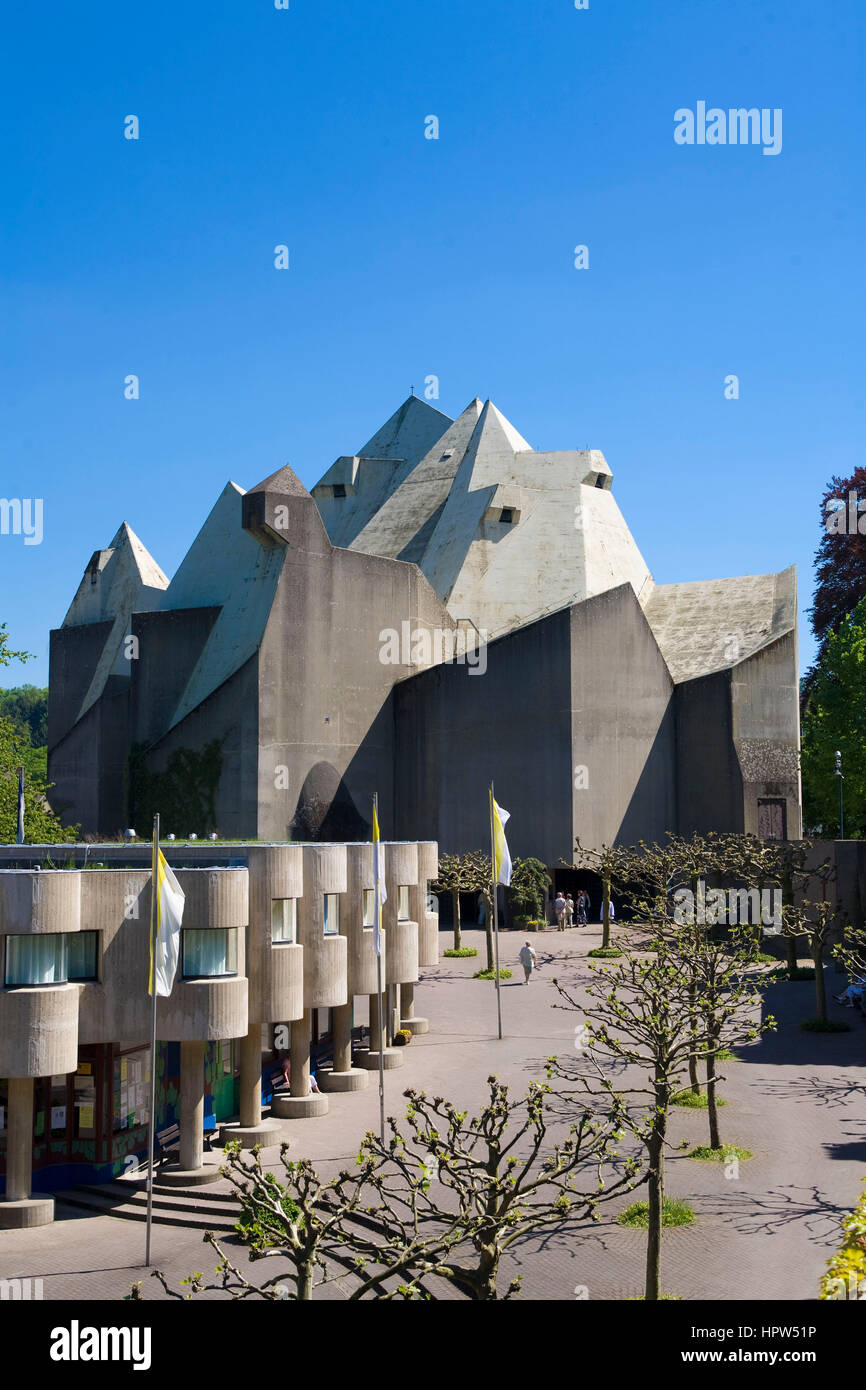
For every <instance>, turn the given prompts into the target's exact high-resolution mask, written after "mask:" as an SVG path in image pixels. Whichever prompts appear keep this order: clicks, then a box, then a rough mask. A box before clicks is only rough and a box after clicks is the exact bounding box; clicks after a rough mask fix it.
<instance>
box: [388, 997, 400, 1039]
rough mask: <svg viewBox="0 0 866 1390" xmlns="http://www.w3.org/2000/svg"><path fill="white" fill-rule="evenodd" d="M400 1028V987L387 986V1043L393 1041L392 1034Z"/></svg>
mask: <svg viewBox="0 0 866 1390" xmlns="http://www.w3.org/2000/svg"><path fill="white" fill-rule="evenodd" d="M399 1027H400V986H399V984H393V985H389V986H388V1041H389V1042H393V1041H394V1034H395V1033H396V1032H397V1031H398V1029H399Z"/></svg>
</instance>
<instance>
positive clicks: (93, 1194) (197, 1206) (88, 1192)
mask: <svg viewBox="0 0 866 1390" xmlns="http://www.w3.org/2000/svg"><path fill="white" fill-rule="evenodd" d="M118 1188H119V1189H120V1191H118V1190H117V1189H118ZM106 1189H110V1190H106ZM124 1189H126V1190H125V1191H124ZM54 1195H55V1197H56V1199H57V1201H58V1202H62V1203H64V1205H66V1206H70V1207H75V1208H76V1209H77V1210H81V1211H89V1212H92V1213H93V1214H94V1215H100V1216H113V1217H115V1218H117V1219H119V1220H125V1221H146V1220H147V1196H146V1194H145V1192H144V1191H141V1192H132V1193H130V1192H129V1184H124V1183H123V1182H116V1183H109V1184H105V1185H103V1186H100V1187H84V1186H79V1187H72V1188H67V1189H66V1190H65V1191H63V1192H57V1193H55V1194H54ZM226 1196H228V1194H226ZM239 1212H240V1209H239V1207H238V1205H237V1203H236V1202H232V1203H230V1202H226V1201H214V1202H211V1201H207V1200H202V1199H201V1198H199V1197H198V1196H197V1195H195V1196H192V1195H189V1196H187V1195H185V1194H183V1193H178V1191H177V1189H176V1188H175V1189H174V1190H173V1191H170V1192H157V1191H156V1189H154V1194H153V1220H154V1222H155V1223H158V1224H160V1225H163V1226H186V1227H190V1228H192V1229H194V1230H201V1231H211V1230H213V1231H231V1230H233V1229H234V1227H235V1224H236V1222H237V1220H238V1216H239Z"/></svg>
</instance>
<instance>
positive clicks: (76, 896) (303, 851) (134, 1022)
mask: <svg viewBox="0 0 866 1390" xmlns="http://www.w3.org/2000/svg"><path fill="white" fill-rule="evenodd" d="M162 848H163V852H164V853H165V855H166V858H167V859H168V860H169V862H170V863H171V864H172V866H173V868H174V871H175V874H176V877H177V880H178V882H179V884H180V886H181V888H182V890H183V892H184V895H185V904H184V914H183V925H182V938H181V949H180V956H179V963H178V969H177V975H176V978H175V982H174V987H173V989H172V992H171V995H170V996H168V997H166V998H159V999H158V1001H157V1040H158V1055H157V1082H158V1089H157V1111H156V1123H157V1129H158V1130H171V1128H172V1126H174V1125H177V1126H178V1128H179V1135H178V1136H177V1137H178V1154H177V1162H176V1163H175V1164H174V1165H172V1166H169V1167H166V1168H165V1169H164V1170H163V1177H164V1179H165V1180H167V1181H172V1180H173V1181H176V1182H178V1183H183V1184H189V1183H196V1182H206V1181H209V1180H212V1179H213V1178H214V1177H215V1175H216V1168H215V1166H214V1165H213V1164H209V1163H207V1162H205V1158H204V1152H203V1142H204V1136H205V1134H206V1133H207V1132H208V1131H214V1132H215V1131H216V1130H217V1129H219V1130H220V1131H221V1134H222V1136H223V1137H224V1138H225V1137H237V1138H239V1139H240V1140H241V1142H242V1143H243V1144H245V1145H251V1144H253V1143H257V1142H263V1143H268V1142H270V1143H274V1142H276V1141H277V1140H278V1139H279V1138H280V1137H285V1125H284V1124H283V1121H284V1120H286V1119H290V1118H292V1117H293V1116H298V1115H309V1114H321V1113H324V1111H326V1110H327V1106H328V1098H327V1092H328V1091H338V1090H339V1091H345V1090H359V1089H361V1088H362V1087H363V1086H365V1085H366V1084H367V1080H368V1074H367V1071H366V1070H365V1068H364V1065H353V1033H354V1034H355V1037H356V1046H355V1058H354V1060H355V1061H356V1062H357V1061H359V1060H361V1059H363V1062H364V1064H366V1065H369V1064H370V1053H371V1051H372V1053H373V1054H376V1052H377V1050H378V1049H381V1048H383V1047H385V1048H387V1051H388V1055H389V1065H395V1064H400V1063H402V1054H401V1052H400V1051H399V1049H396V1048H389V1047H388V1044H389V1043H390V1041H391V1038H392V1037H393V1034H394V1031H395V1028H396V1026H399V1025H400V1024H401V1022H402V1019H401V1014H402V1012H403V1001H402V1000H401V989H403V990H406V991H408V993H407V995H406V996H405V1004H406V1010H407V1013H408V1018H407V1022H406V1025H405V1026H407V1027H409V1028H410V1029H413V1028H417V1029H419V1030H420V1028H421V1027H422V1023H423V1026H426V1022H423V1021H421V1020H415V1019H414V994H413V989H414V983H415V981H416V980H417V979H418V970H419V965H430V964H435V963H436V961H437V960H438V921H437V919H436V914H435V898H432V897H431V893H430V883H431V881H432V880H434V879H435V876H436V873H437V870H438V855H437V847H436V845H435V844H429V843H427V844H422V845H416V844H411V845H405V844H385V846H384V851H383V852H384V863H385V875H386V887H387V892H388V903H389V905H390V907H389V915H388V918H387V920H386V921H384V922H383V931H382V978H383V981H387V986H388V992H387V1001H388V1007H387V1008H386V1010H385V1011H384V1014H383V1016H382V1018H381V1020H379V1019H378V1016H377V1019H375V1020H374V1037H373V1038H371V1039H370V1042H369V1046H367V1047H365V1046H363V1044H359V1043H358V1042H357V1032H358V1030H357V1028H356V1027H355V1026H354V1025H355V1018H354V1011H355V1002H356V1000H357V999H358V997H359V996H370V995H373V996H374V997H375V990H376V958H375V953H374V951H373V924H372V913H371V902H370V896H369V895H370V894H371V891H372V846H371V845H369V844H350V845H346V844H327V845H316V844H306V845H263V844H255V845H245V844H232V845H230V846H225V845H213V844H205V845H203V844H200V843H196V844H182V843H177V842H175V843H174V844H168V843H166V842H164V843H163V846H162ZM149 857H150V847H149V846H148V845H147V844H146V843H144V844H140V845H135V846H130V845H118V844H106V845H68V846H52V847H50V848H48V847H45V846H3V847H0V960H2V969H3V976H2V982H3V983H2V988H0V1175H3V1177H4V1178H5V1189H4V1191H5V1195H4V1197H3V1198H2V1200H0V1227H2V1226H4V1225H5V1226H12V1225H37V1224H42V1223H44V1222H46V1221H50V1220H51V1219H52V1216H53V1199H52V1198H51V1197H50V1196H48V1195H45V1194H49V1193H51V1192H53V1191H57V1190H59V1189H63V1188H65V1187H68V1186H71V1185H73V1184H74V1183H80V1182H88V1181H92V1182H99V1181H105V1180H107V1179H109V1178H111V1177H113V1176H115V1175H117V1174H119V1173H122V1172H124V1171H125V1170H127V1169H128V1168H129V1167H130V1166H136V1165H137V1163H138V1161H139V1160H141V1159H142V1158H143V1157H144V1156H145V1153H146V1141H147V1124H148V1115H149V1105H150V1079H151V1073H150V1068H151V1056H150V1026H151V1000H150V997H149V995H148V993H147V978H148V940H149V925H150V908H151V886H150V877H151V876H150V871H149V867H144V866H145V865H149ZM59 863H65V864H66V867H63V868H59V867H55V865H57V864H59ZM350 866H351V867H350ZM422 875H423V876H424V877H423V878H422V877H421V876H422ZM410 911H415V912H416V913H417V918H418V920H410V917H409V914H410ZM389 946H390V950H391V955H390V960H391V965H390V967H389V966H387V964H386V963H387V961H388V960H389V955H388V951H389ZM419 947H420V949H419ZM365 1010H366V1001H365ZM281 1033H285V1038H286V1042H285V1044H284V1046H285V1045H286V1044H287V1045H288V1047H289V1048H290V1051H291V1073H290V1076H291V1085H290V1088H286V1087H283V1088H282V1094H280V1087H279V1085H277V1087H276V1093H275V1094H274V1096H273V1100H272V1102H271V1107H270V1109H271V1113H270V1115H269V1116H267V1117H264V1118H263V1113H262V1086H263V1079H264V1084H265V1086H266V1088H267V1089H266V1094H267V1093H269V1092H270V1091H272V1090H274V1087H275V1078H276V1079H277V1081H281V1080H282V1065H281V1062H280V1060H279V1056H278V1052H279V1050H280V1034H281ZM275 1044H276V1050H274V1047H275ZM311 1061H313V1062H315V1064H316V1065H317V1069H318V1075H319V1078H320V1081H321V1090H322V1094H311V1089H310V1074H311ZM374 1061H375V1055H374Z"/></svg>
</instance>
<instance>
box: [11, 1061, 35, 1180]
mask: <svg viewBox="0 0 866 1390" xmlns="http://www.w3.org/2000/svg"><path fill="white" fill-rule="evenodd" d="M7 1130H8V1138H7V1142H6V1200H7V1202H20V1201H23V1200H24V1199H25V1198H27V1197H29V1196H30V1183H31V1182H32V1180H33V1077H32V1076H20V1077H19V1076H14V1077H10V1078H9V1119H8V1122H7Z"/></svg>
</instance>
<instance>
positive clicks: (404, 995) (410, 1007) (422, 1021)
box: [400, 984, 430, 1034]
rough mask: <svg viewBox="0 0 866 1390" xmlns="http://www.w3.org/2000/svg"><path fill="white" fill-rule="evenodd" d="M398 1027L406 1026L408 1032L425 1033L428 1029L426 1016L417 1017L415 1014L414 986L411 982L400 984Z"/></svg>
mask: <svg viewBox="0 0 866 1390" xmlns="http://www.w3.org/2000/svg"><path fill="white" fill-rule="evenodd" d="M400 1013H401V1015H402V1017H401V1019H400V1027H401V1028H408V1029H409V1032H410V1033H412V1034H415V1033H426V1032H428V1031H429V1029H430V1024H429V1022H428V1020H427V1019H426V1018H418V1017H417V1016H416V1014H415V986H414V985H413V984H402V985H401V986H400Z"/></svg>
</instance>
